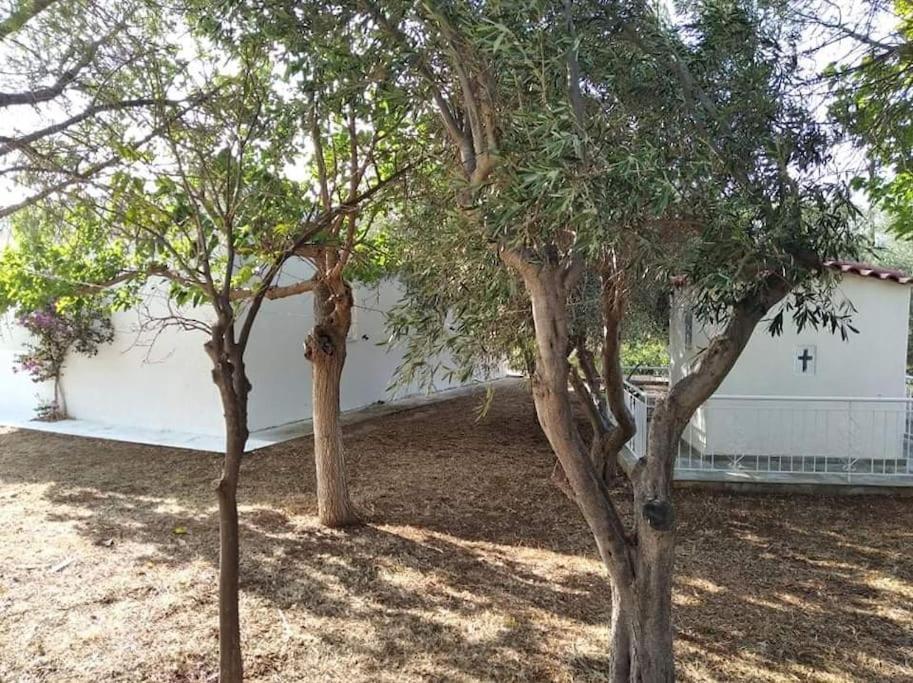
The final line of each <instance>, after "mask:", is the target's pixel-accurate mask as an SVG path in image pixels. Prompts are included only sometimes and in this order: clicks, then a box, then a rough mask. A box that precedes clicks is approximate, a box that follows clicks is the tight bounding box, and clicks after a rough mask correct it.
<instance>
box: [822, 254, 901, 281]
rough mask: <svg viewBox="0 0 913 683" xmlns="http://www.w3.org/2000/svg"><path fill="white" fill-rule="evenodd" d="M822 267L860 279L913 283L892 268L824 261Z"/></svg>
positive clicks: (852, 262)
mask: <svg viewBox="0 0 913 683" xmlns="http://www.w3.org/2000/svg"><path fill="white" fill-rule="evenodd" d="M824 265H825V267H827V268H832V269H833V270H839V271H840V272H842V273H852V274H853V275H861V276H862V277H875V278H878V279H879V280H891V281H893V282H898V283H900V284H902V285H906V284H910V283H911V282H913V276H910V275H907V274H906V273H902V272H901V271H899V270H894V269H893V268H882V267H881V266H873V265H870V264H868V263H857V262H855V261H836V260H830V261H825V262H824Z"/></svg>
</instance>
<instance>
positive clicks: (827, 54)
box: [0, 0, 894, 207]
mask: <svg viewBox="0 0 913 683" xmlns="http://www.w3.org/2000/svg"><path fill="white" fill-rule="evenodd" d="M89 1H92V0H89ZM795 7H796V8H797V9H796V10H795V11H796V12H802V13H803V14H804V15H806V16H814V17H816V18H817V19H818V20H819V22H820V23H821V26H819V27H818V28H817V29H816V30H814V31H811V32H809V34H808V35H807V36H805V40H804V42H803V43H802V44H801V45H800V51H801V52H802V54H803V58H802V62H801V66H802V67H803V68H804V70H805V71H806V72H807V73H808V74H809V76H810V77H813V76H814V75H815V74H818V73H820V71H821V70H822V69H823V68H824V67H825V66H827V65H828V64H830V63H831V62H840V63H847V62H853V61H856V60H857V59H858V58H859V57H860V56H861V55H862V54H863V52H864V49H861V48H860V46H859V43H858V42H857V41H855V40H853V39H851V38H846V37H844V38H843V39H835V31H834V29H833V27H834V26H839V25H846V26H850V27H852V28H853V30H856V31H858V32H862V33H871V34H873V35H875V36H876V37H883V36H885V35H889V34H890V30H891V27H892V26H893V25H894V18H893V17H892V16H891V15H889V14H886V13H880V14H875V15H874V21H872V17H873V15H872V13H871V12H869V11H868V9H867V7H866V6H864V5H863V4H862V3H859V2H854V1H853V0H839V1H830V0H810V2H808V3H806V4H802V5H801V6H800V5H799V4H796V5H795ZM0 11H2V10H0ZM14 35H15V34H14ZM176 39H177V40H178V41H179V45H181V49H182V51H183V52H184V53H185V54H186V55H187V56H188V57H189V56H191V55H192V52H193V43H192V41H191V40H190V39H189V37H188V36H186V35H184V36H177V38H176ZM20 47H21V46H17V45H16V44H15V42H14V41H11V40H7V41H5V42H2V43H0V79H3V80H4V81H6V83H4V86H3V90H8V89H10V88H11V87H12V84H15V81H16V80H17V79H16V78H15V76H14V74H13V72H14V71H15V67H14V65H13V64H12V61H13V58H14V57H15V55H16V54H17V49H18V48H20ZM826 89H827V88H826V84H825V83H819V84H817V85H816V86H814V87H812V88H811V90H810V94H811V96H812V97H813V98H814V99H816V100H817V102H816V105H815V106H816V108H817V115H818V116H819V118H822V119H823V118H824V117H826V105H827V100H826ZM71 111H78V107H77V108H76V109H71ZM65 115H66V110H65V109H64V107H62V106H60V105H58V104H56V103H55V104H52V105H45V106H42V107H33V106H17V107H10V108H7V109H5V110H3V111H2V116H0V136H9V135H12V134H15V133H20V134H21V132H23V131H28V130H34V129H35V128H38V127H41V126H45V125H48V124H49V123H51V122H53V121H56V120H60V119H61V118H63V117H64V116H65ZM865 164H866V161H865V158H864V154H862V153H861V152H860V151H859V150H856V149H853V148H852V147H851V146H849V145H843V146H842V147H841V148H839V149H838V153H837V164H836V168H835V169H834V171H833V172H835V173H838V174H839V173H847V172H849V173H850V174H856V173H858V172H859V171H860V169H864V168H865ZM302 170H303V169H302V168H297V167H295V166H291V167H289V168H288V169H287V171H288V172H289V174H290V175H292V176H299V177H300V175H301V173H302ZM24 196H26V193H25V191H24V189H22V188H19V187H16V186H15V185H14V184H13V183H12V181H11V180H10V179H8V178H3V177H2V176H0V207H2V206H6V205H9V204H12V203H14V202H16V201H19V200H20V199H22V198H23V197H24ZM859 199H860V200H862V201H864V198H861V197H860V198H859Z"/></svg>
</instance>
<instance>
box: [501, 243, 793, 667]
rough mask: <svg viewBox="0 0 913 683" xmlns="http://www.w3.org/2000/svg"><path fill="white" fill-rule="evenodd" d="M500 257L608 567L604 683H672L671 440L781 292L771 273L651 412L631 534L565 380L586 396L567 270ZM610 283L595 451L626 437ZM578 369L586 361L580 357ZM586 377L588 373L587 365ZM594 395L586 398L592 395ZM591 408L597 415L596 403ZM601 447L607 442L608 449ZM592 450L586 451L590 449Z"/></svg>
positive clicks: (573, 489) (552, 422)
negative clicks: (527, 307)
mask: <svg viewBox="0 0 913 683" xmlns="http://www.w3.org/2000/svg"><path fill="white" fill-rule="evenodd" d="M502 258H503V259H504V260H505V262H506V263H507V264H508V265H510V266H511V267H513V268H515V269H516V270H517V271H518V272H519V273H520V274H521V275H522V277H523V280H524V283H525V285H526V289H527V292H528V294H529V296H530V301H531V304H532V312H533V323H534V328H535V334H536V350H537V355H536V367H535V372H534V373H533V378H532V379H533V399H534V402H535V406H536V414H537V416H538V418H539V423H540V425H541V426H542V430H543V431H544V432H545V435H546V438H547V439H548V441H549V444H550V445H551V447H552V449H553V451H554V453H555V455H556V456H557V458H558V462H559V463H560V466H561V469H562V470H563V471H564V474H565V475H566V481H567V486H568V490H569V491H570V495H571V497H572V499H573V500H574V502H575V503H576V504H577V506H578V507H579V508H580V511H581V513H582V514H583V517H584V519H585V520H586V522H587V525H588V526H589V528H590V531H591V532H592V534H593V538H594V540H595V541H596V546H597V548H598V550H599V554H600V557H601V558H602V561H603V564H604V565H605V567H606V569H607V571H608V574H609V580H610V584H611V589H612V620H611V627H610V645H611V648H612V651H611V655H610V671H609V675H610V680H612V681H613V682H615V683H621V682H629V683H633V682H637V683H668V682H671V681H674V680H675V660H674V657H673V634H674V631H673V626H672V578H673V571H674V554H675V508H674V506H673V501H672V483H673V473H674V466H675V457H676V454H677V450H678V448H677V447H678V441H679V439H680V437H681V434H682V432H683V430H684V428H685V426H686V424H687V422H688V420H690V418H691V416H692V415H693V413H694V411H695V410H696V409H697V408H698V406H700V404H701V403H703V402H704V401H705V400H706V399H707V398H709V397H710V395H712V393H713V392H714V391H715V390H716V389H717V388H718V387H719V385H720V383H721V382H722V380H723V378H725V376H726V374H727V373H728V372H729V370H730V369H731V368H732V366H733V365H734V364H735V361H736V360H737V359H738V356H739V355H740V354H741V352H742V350H743V349H744V347H745V345H746V344H747V342H748V339H749V338H750V336H751V333H752V332H753V330H754V327H755V325H757V323H758V322H759V321H760V320H761V318H762V317H763V315H764V314H765V313H766V311H768V310H769V309H770V307H771V306H772V305H773V304H774V303H776V302H778V301H779V300H780V299H782V297H783V296H785V294H786V293H787V292H788V286H786V283H785V282H782V281H781V280H778V279H777V277H776V276H771V278H770V282H768V283H766V286H765V287H763V288H761V289H760V291H759V293H757V294H754V295H751V296H749V297H747V298H746V299H745V300H744V301H743V302H741V303H739V304H737V305H736V306H735V307H734V310H733V314H732V317H731V319H730V321H729V323H728V324H727V326H726V328H725V329H724V331H723V333H722V334H721V335H720V336H719V337H717V338H715V339H714V340H713V341H712V342H711V344H710V345H709V347H708V349H707V351H706V352H705V354H704V356H703V358H702V361H701V364H700V365H699V366H698V368H697V369H696V370H695V373H694V374H693V375H691V376H689V377H688V378H686V379H685V380H682V381H681V382H679V383H678V384H676V385H675V386H674V387H673V388H672V389H671V390H670V392H669V395H668V397H667V398H666V399H665V400H662V401H659V402H658V403H657V405H656V407H655V409H654V412H653V417H652V420H651V423H650V427H649V433H648V440H647V441H648V446H647V456H646V457H645V458H642V459H641V460H640V461H638V463H637V464H636V465H635V466H634V468H633V469H632V470H631V471H629V472H628V473H627V474H628V476H629V479H630V482H631V489H632V494H633V499H634V501H633V502H634V506H633V510H634V520H633V531H632V532H631V533H629V532H628V530H627V529H626V526H625V524H624V522H623V520H622V519H621V517H620V516H619V514H618V512H617V510H616V508H615V507H614V505H613V503H612V500H611V498H610V495H609V491H608V488H607V487H606V485H605V480H604V472H603V471H602V468H601V463H600V462H599V459H598V458H597V459H595V461H594V458H593V457H592V455H593V454H592V452H591V450H588V449H587V447H586V446H585V445H584V442H583V439H582V438H581V436H580V433H579V430H578V429H577V426H576V423H575V420H574V415H573V410H572V404H571V398H570V392H569V386H568V384H569V382H573V383H574V385H575V386H576V387H577V388H578V391H580V392H583V391H584V389H585V388H586V385H587V384H591V383H592V382H591V381H590V382H586V381H585V378H583V377H580V376H574V375H572V374H571V368H570V364H569V362H568V349H569V346H568V342H569V339H568V315H567V295H568V292H569V291H570V290H571V289H572V287H573V286H574V283H573V279H572V278H573V275H572V271H571V270H570V269H569V268H568V267H567V266H562V265H561V264H560V263H555V262H549V261H548V259H546V262H545V263H544V264H543V263H541V261H542V259H541V258H540V259H530V258H526V257H525V256H524V255H523V254H522V253H520V252H518V251H507V250H505V251H502ZM617 286H618V285H617V281H615V282H614V284H613V283H610V282H609V281H608V279H607V278H605V274H604V291H603V304H604V306H603V315H604V317H605V318H606V329H605V332H606V339H605V345H604V349H603V351H604V356H603V361H604V362H603V381H604V382H605V384H606V387H605V390H606V393H607V398H608V401H607V403H608V406H609V408H610V409H611V412H612V414H613V418H614V420H615V426H614V428H613V430H612V431H610V432H608V433H606V432H605V431H604V430H599V433H598V434H597V441H600V442H603V443H600V444H599V445H598V448H599V449H603V448H605V449H607V450H608V449H613V450H615V451H618V450H619V449H620V448H621V447H622V446H623V445H624V442H625V441H627V439H628V438H630V436H632V435H633V421H632V419H631V416H630V413H629V412H628V411H627V409H626V408H625V407H624V403H623V388H622V380H623V377H622V376H621V367H620V363H619V361H618V353H617V352H618V346H619V342H620V340H619V333H618V322H619V321H620V318H621V315H622V307H621V302H620V301H619V297H618V293H617V291H613V287H617ZM583 361H584V366H586V364H587V363H589V362H590V361H589V360H588V359H587V358H586V356H584V358H583ZM584 373H585V374H588V373H587V368H585V367H584ZM590 398H592V397H590ZM587 407H588V408H593V409H598V408H599V407H600V406H599V405H598V403H597V402H595V401H592V400H591V401H590V405H588V406H587ZM605 442H608V445H606V444H605ZM591 448H592V447H591Z"/></svg>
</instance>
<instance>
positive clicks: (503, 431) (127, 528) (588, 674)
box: [0, 387, 913, 681]
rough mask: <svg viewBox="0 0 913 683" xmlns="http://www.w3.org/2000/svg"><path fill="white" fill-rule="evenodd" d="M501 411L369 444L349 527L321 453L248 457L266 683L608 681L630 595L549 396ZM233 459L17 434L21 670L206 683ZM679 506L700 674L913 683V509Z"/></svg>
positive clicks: (429, 422)
mask: <svg viewBox="0 0 913 683" xmlns="http://www.w3.org/2000/svg"><path fill="white" fill-rule="evenodd" d="M477 403H478V398H471V397H470V398H461V399H457V400H454V401H452V402H448V403H445V404H440V405H436V406H431V407H428V408H422V409H418V410H414V411H411V412H408V413H403V414H399V415H395V416H387V417H382V418H378V419H376V420H373V421H370V422H367V423H363V424H360V425H357V426H355V427H352V428H350V429H349V430H348V432H347V437H346V445H347V448H348V451H349V454H350V470H351V472H350V474H351V480H352V489H353V491H354V492H355V496H356V503H357V505H358V506H359V508H360V509H361V511H362V514H363V517H364V519H365V520H366V522H367V524H366V525H365V526H362V527H360V528H356V529H353V530H350V531H329V530H324V529H321V528H319V527H318V526H317V525H316V522H315V519H314V513H315V510H316V505H315V500H314V496H313V486H314V484H313V474H312V466H311V442H310V440H309V439H302V440H299V441H296V442H290V443H287V444H282V445H280V446H275V447H272V448H269V449H266V450H264V451H258V452H256V453H255V454H253V455H251V456H248V458H247V460H246V462H245V465H244V472H243V474H242V478H243V485H242V491H241V499H242V503H243V505H244V509H243V511H242V522H243V525H244V531H243V538H242V543H243V556H244V559H243V567H242V576H243V579H242V591H243V595H244V598H243V600H244V602H243V610H244V619H245V626H244V639H245V653H246V655H245V656H246V664H247V669H248V675H249V677H250V679H251V680H263V681H273V680H276V681H278V680H315V681H317V680H320V681H323V680H365V681H367V680H372V681H373V680H391V681H392V680H499V681H500V680H601V679H602V672H604V670H605V666H606V654H607V653H606V649H605V647H606V646H605V642H606V628H605V624H606V621H607V619H608V609H609V599H608V591H607V586H606V583H605V580H604V578H603V573H602V571H601V569H600V566H599V564H598V562H597V560H596V557H595V554H594V552H593V549H592V543H591V541H590V538H589V535H588V533H587V531H586V529H585V527H584V526H583V524H582V522H581V521H580V519H579V517H578V514H577V512H576V510H575V509H574V507H573V506H572V505H571V504H570V503H569V502H568V501H567V500H565V499H564V498H563V497H562V496H561V495H560V494H559V493H558V492H557V491H556V490H554V489H553V488H552V487H551V486H550V485H549V484H548V475H549V474H550V471H551V467H552V462H551V456H550V453H549V450H548V447H547V444H545V442H544V439H543V437H542V435H541V433H540V431H539V429H538V427H537V425H536V423H535V418H534V415H533V413H532V408H531V404H530V401H529V399H528V397H527V396H526V395H525V394H524V393H523V391H522V389H521V388H520V387H516V388H513V389H508V390H505V391H502V392H500V393H499V395H497V396H496V399H495V402H494V404H493V406H492V408H491V410H490V411H489V412H488V414H487V415H486V416H485V417H484V418H483V419H480V420H476V417H475V411H474V408H475V407H476V405H477ZM218 466H219V460H218V458H217V457H215V456H207V455H202V454H200V453H196V452H191V451H180V450H173V449H161V448H154V447H147V446H136V445H128V444H120V443H111V442H103V441H97V440H89V439H78V438H72V437H58V436H54V435H48V434H40V433H33V432H26V431H18V432H11V433H7V434H2V435H0V542H2V545H3V547H5V548H7V550H5V551H4V552H3V554H2V555H0V571H2V574H0V581H2V584H0V617H2V618H0V622H2V623H3V625H0V646H3V648H4V651H5V652H7V653H11V654H9V655H8V656H6V657H4V662H3V663H2V664H0V679H4V680H5V679H6V678H10V679H12V680H16V679H17V678H22V679H25V680H30V679H31V678H34V679H35V680H61V681H62V680H67V681H70V680H74V681H75V680H98V679H99V677H105V678H106V679H107V680H137V679H140V680H167V681H184V680H187V681H189V680H206V678H207V676H209V675H211V674H212V667H213V666H214V659H215V658H214V652H215V648H216V645H215V632H214V626H215V604H216V603H215V600H216V596H215V594H214V590H215V589H214V584H213V579H214V577H215V567H216V565H217V552H218V548H217V534H216V517H215V511H214V493H213V491H212V488H211V486H210V482H211V481H212V480H213V479H214V478H215V477H216V475H217V473H218ZM618 493H619V496H620V497H621V496H622V495H623V492H621V491H619V492H618ZM678 505H679V510H680V512H679V519H680V520H681V521H680V538H681V541H680V545H679V552H678V556H677V561H678V579H677V584H676V595H675V619H676V623H677V626H678V643H677V654H678V658H679V662H680V669H681V677H682V678H683V679H684V680H795V679H797V678H798V679H804V680H846V681H862V680H869V681H884V680H913V636H911V633H913V560H911V558H910V553H909V548H910V545H911V541H913V524H911V523H913V501H911V500H909V499H907V500H894V499H890V498H882V497H864V498H863V497H857V498H816V497H810V496H771V495H752V496H747V495H746V496H738V495H732V494H719V493H711V492H707V491H699V490H697V491H695V490H689V491H682V492H680V494H679V503H678ZM68 559H69V560H70V561H71V564H70V565H68V566H65V567H63V568H62V569H59V570H58V569H56V568H57V566H59V565H60V564H61V563H63V562H66V561H67V560H68ZM100 643H101V644H104V647H103V648H101V650H100V648H99V644H100ZM4 667H5V668H4ZM30 677H31V678H30Z"/></svg>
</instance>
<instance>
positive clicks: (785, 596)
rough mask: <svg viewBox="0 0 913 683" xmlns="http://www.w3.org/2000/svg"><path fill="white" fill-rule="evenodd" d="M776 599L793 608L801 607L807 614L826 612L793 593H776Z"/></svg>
mask: <svg viewBox="0 0 913 683" xmlns="http://www.w3.org/2000/svg"><path fill="white" fill-rule="evenodd" d="M774 597H775V598H776V599H777V600H779V601H780V602H782V603H784V604H786V605H790V606H792V607H799V608H801V609H803V610H805V611H806V612H815V613H817V614H823V613H824V610H823V609H821V607H820V606H818V605H816V604H814V603H812V602H809V601H808V600H804V599H803V598H800V597H799V596H798V595H793V594H792V593H774Z"/></svg>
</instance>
